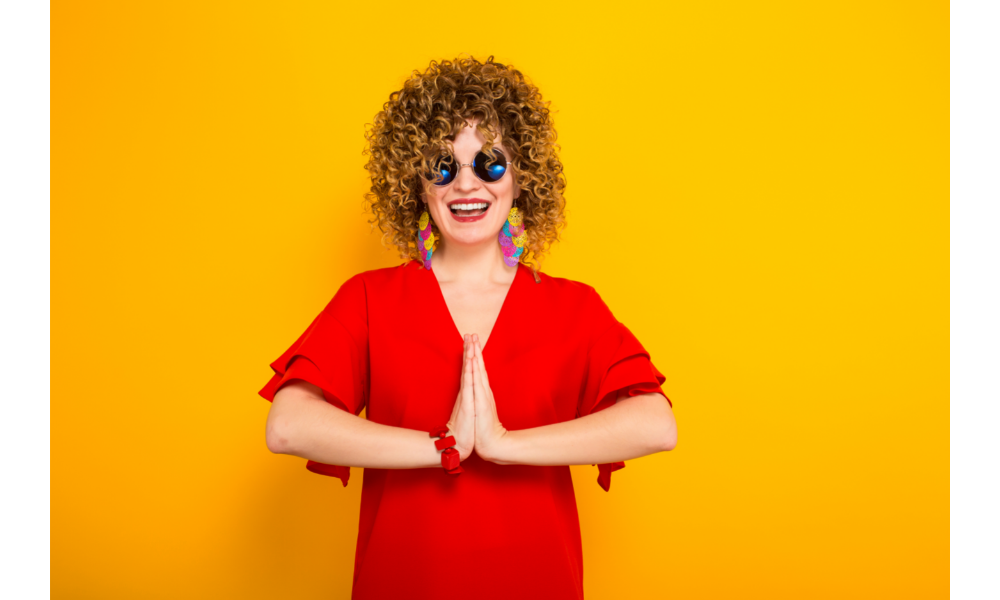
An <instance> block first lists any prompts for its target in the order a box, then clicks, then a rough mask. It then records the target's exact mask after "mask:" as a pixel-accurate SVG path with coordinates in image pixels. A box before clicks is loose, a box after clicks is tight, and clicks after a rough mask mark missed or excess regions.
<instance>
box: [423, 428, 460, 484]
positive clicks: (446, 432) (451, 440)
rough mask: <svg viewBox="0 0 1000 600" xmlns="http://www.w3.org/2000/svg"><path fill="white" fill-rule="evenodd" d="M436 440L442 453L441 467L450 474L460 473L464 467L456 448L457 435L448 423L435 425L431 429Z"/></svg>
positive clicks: (435, 445)
mask: <svg viewBox="0 0 1000 600" xmlns="http://www.w3.org/2000/svg"><path fill="white" fill-rule="evenodd" d="M430 437H431V438H438V439H436V440H434V447H435V448H436V449H437V450H438V452H440V453H441V468H442V469H444V470H445V472H446V473H448V474H449V475H459V474H461V473H462V471H463V469H462V467H461V466H460V464H459V463H461V462H462V459H461V456H460V454H459V451H458V449H456V448H455V446H456V442H455V436H454V435H452V433H451V430H450V429H449V427H448V426H447V425H443V426H441V427H435V428H434V429H432V430H431V431H430Z"/></svg>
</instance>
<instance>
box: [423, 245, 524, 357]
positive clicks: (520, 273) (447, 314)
mask: <svg viewBox="0 0 1000 600" xmlns="http://www.w3.org/2000/svg"><path fill="white" fill-rule="evenodd" d="M414 263H415V264H416V265H417V267H418V269H419V270H420V271H422V272H423V274H424V275H426V276H427V277H429V278H430V279H431V282H430V285H431V287H433V288H434V289H435V290H436V291H437V300H438V306H439V307H440V310H441V311H442V312H443V315H442V318H443V319H444V320H446V321H448V323H450V324H451V330H452V331H453V332H454V337H455V339H456V340H457V341H459V342H461V343H462V344H463V345H464V344H465V337H464V336H463V335H462V332H461V331H459V329H458V325H456V324H455V318H454V317H453V316H452V315H451V310H450V309H449V308H448V302H447V301H445V299H444V292H443V291H442V290H441V282H439V281H438V279H437V275H435V274H434V273H432V272H429V271H428V270H427V269H424V268H423V267H422V266H420V265H419V263H416V262H415V261H414ZM526 268H527V267H525V266H524V265H523V264H522V263H517V271H515V272H514V280H513V281H511V282H510V287H508V288H507V294H506V295H505V296H504V298H503V303H502V304H501V305H500V312H499V313H497V318H496V320H494V321H493V327H491V328H490V336H489V337H488V338H486V342H485V343H484V344H483V354H486V348H487V347H490V348H492V347H493V344H491V343H490V342H491V341H492V340H493V338H494V337H495V335H496V334H497V332H498V331H502V329H498V327H499V326H500V325H502V323H503V320H504V314H505V313H506V312H507V305H508V304H510V303H511V299H510V298H511V296H512V295H513V294H514V291H515V289H516V288H517V286H518V280H520V279H523V278H524V277H525V274H524V270H525V269H526Z"/></svg>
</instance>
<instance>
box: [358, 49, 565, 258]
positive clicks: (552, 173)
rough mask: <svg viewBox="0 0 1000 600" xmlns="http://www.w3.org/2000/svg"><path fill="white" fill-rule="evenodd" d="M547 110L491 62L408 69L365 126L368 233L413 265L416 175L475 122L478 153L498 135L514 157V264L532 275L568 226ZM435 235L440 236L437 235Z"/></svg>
mask: <svg viewBox="0 0 1000 600" xmlns="http://www.w3.org/2000/svg"><path fill="white" fill-rule="evenodd" d="M548 105H549V102H547V101H543V100H542V96H541V93H539V91H538V88H536V87H535V86H534V85H532V84H531V83H528V82H527V81H526V80H525V78H524V75H522V74H521V72H520V71H518V70H516V69H514V68H512V67H511V66H509V65H503V64H500V63H498V62H494V60H493V57H492V56H490V57H489V58H488V59H486V62H479V61H478V60H476V59H475V58H472V57H469V58H458V59H455V60H454V61H450V60H443V61H441V62H437V61H433V60H432V61H431V63H430V66H429V67H428V68H427V69H426V70H425V71H424V72H423V73H420V72H419V71H413V74H412V75H411V76H410V78H409V79H408V80H407V81H406V83H405V84H404V85H403V89H402V90H399V91H396V92H393V93H392V94H390V95H389V100H388V102H386V103H385V104H384V105H383V107H382V110H381V112H379V113H378V114H377V115H375V122H374V123H373V124H369V125H367V126H366V128H365V139H366V140H367V141H368V147H367V148H366V149H365V151H364V154H365V155H367V156H368V163H367V164H366V165H365V169H366V170H367V171H368V174H369V176H370V177H371V182H372V185H371V189H370V191H369V192H368V193H366V194H365V206H366V208H369V207H370V209H371V211H372V214H373V216H372V218H371V219H370V220H369V223H370V224H371V225H372V230H373V231H374V229H375V227H376V226H378V228H379V230H380V231H381V232H382V243H383V245H385V246H387V247H391V246H396V248H397V249H398V250H399V255H400V258H408V259H410V260H418V259H419V255H418V250H417V248H416V244H415V240H416V236H417V231H418V228H419V226H418V225H417V221H418V220H419V217H420V213H421V212H423V209H422V207H421V193H422V191H423V185H424V183H423V180H424V175H425V174H426V173H430V172H431V170H432V162H433V161H434V159H435V158H436V157H438V156H440V155H441V153H442V152H446V151H447V148H448V141H449V140H453V139H454V137H455V135H456V134H457V133H458V132H459V131H460V130H461V128H462V127H465V126H466V122H467V121H468V120H469V119H470V118H473V117H478V118H480V119H481V120H480V122H479V124H478V125H477V129H478V130H479V132H480V133H482V135H483V137H484V138H485V139H486V144H485V145H484V146H483V151H484V152H487V153H489V151H490V150H492V148H493V143H494V140H495V139H496V137H495V135H494V132H495V131H497V130H499V132H500V136H501V137H502V140H503V143H504V147H505V148H507V149H508V150H509V151H510V154H512V156H511V157H510V160H511V162H512V163H513V165H514V172H513V175H514V176H515V178H516V179H515V183H516V185H517V186H519V187H520V188H521V195H520V196H519V197H518V199H517V200H516V201H515V206H517V207H518V210H519V211H520V212H521V214H522V215H523V218H524V225H525V231H526V233H527V235H528V241H527V243H525V247H524V252H523V254H522V255H521V261H522V262H524V263H525V264H526V265H527V266H529V267H531V269H532V270H533V271H536V272H537V270H538V269H539V268H540V266H541V257H542V256H543V255H544V254H545V253H546V252H547V251H548V249H549V248H550V247H551V245H552V244H553V243H554V242H556V241H558V240H559V231H560V230H561V229H562V228H563V227H565V224H566V223H565V217H564V214H563V212H564V208H565V200H564V198H563V191H564V190H565V189H566V179H565V176H564V174H563V166H562V163H561V162H560V160H559V156H558V151H559V146H558V145H557V144H556V132H555V129H553V127H552V119H551V116H550V113H549V108H548ZM434 233H435V237H437V238H439V235H440V232H438V231H437V228H436V227H435V228H434ZM439 239H440V238H439Z"/></svg>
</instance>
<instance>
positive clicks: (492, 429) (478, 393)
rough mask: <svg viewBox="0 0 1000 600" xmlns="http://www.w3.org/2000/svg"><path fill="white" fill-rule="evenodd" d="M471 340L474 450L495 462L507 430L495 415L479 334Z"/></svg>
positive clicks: (474, 335) (484, 458)
mask: <svg viewBox="0 0 1000 600" xmlns="http://www.w3.org/2000/svg"><path fill="white" fill-rule="evenodd" d="M471 341H472V349H473V356H472V360H471V363H472V386H473V389H474V391H475V393H474V397H475V405H476V437H475V450H476V454H478V455H479V456H480V457H481V458H482V459H483V460H488V461H491V462H497V459H498V457H499V454H500V453H499V452H498V450H499V448H500V446H501V444H502V443H503V439H504V436H505V435H507V430H506V429H505V428H504V426H503V425H502V424H501V423H500V418H499V417H498V416H497V405H496V402H494V401H493V390H491V389H490V378H489V376H488V375H487V374H486V362H485V361H484V360H483V348H482V346H480V345H479V336H478V335H476V334H472V340H471ZM467 355H468V354H467ZM463 377H464V375H463Z"/></svg>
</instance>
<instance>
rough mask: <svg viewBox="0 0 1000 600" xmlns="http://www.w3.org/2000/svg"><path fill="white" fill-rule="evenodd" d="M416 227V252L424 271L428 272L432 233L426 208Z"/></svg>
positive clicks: (431, 251)
mask: <svg viewBox="0 0 1000 600" xmlns="http://www.w3.org/2000/svg"><path fill="white" fill-rule="evenodd" d="M417 226H418V227H419V228H420V230H419V231H417V252H418V253H419V254H420V262H422V263H423V264H424V268H425V269H428V270H429V269H430V268H431V255H432V254H434V233H433V232H432V231H431V216H430V215H429V214H427V209H426V208H424V212H423V214H421V215H420V220H419V221H418V222H417Z"/></svg>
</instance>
